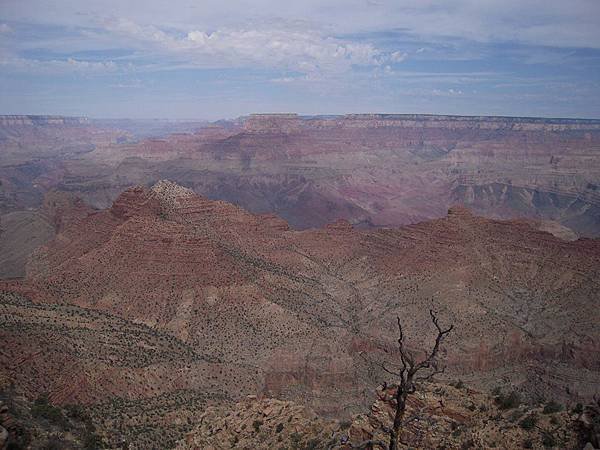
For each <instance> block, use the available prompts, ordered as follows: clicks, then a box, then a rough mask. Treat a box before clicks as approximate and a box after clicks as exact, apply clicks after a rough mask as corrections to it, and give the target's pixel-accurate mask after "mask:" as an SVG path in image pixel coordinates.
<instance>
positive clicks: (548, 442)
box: [542, 431, 557, 448]
mask: <svg viewBox="0 0 600 450" xmlns="http://www.w3.org/2000/svg"><path fill="white" fill-rule="evenodd" d="M542 444H543V445H544V447H546V448H552V447H556V444H557V442H556V438H555V437H554V435H552V434H550V433H548V432H547V431H545V432H544V434H543V436H542Z"/></svg>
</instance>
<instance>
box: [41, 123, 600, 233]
mask: <svg viewBox="0 0 600 450" xmlns="http://www.w3.org/2000/svg"><path fill="white" fill-rule="evenodd" d="M599 151H600V121H598V120H583V119H539V118H505V117H460V116H427V115H425V116H424V115H349V116H326V117H302V116H297V115H294V114H278V115H253V116H249V117H247V118H245V119H244V120H243V121H241V123H238V122H234V123H230V124H227V126H225V125H219V124H216V125H213V126H211V127H207V128H204V129H202V130H200V131H199V132H198V133H195V134H178V135H173V136H170V137H168V138H165V139H150V140H144V141H141V142H138V143H123V144H119V145H114V144H107V143H102V144H96V145H95V147H94V149H93V150H92V151H89V152H87V153H80V154H78V155H77V157H76V158H77V159H76V160H74V159H73V158H68V159H66V160H63V161H61V163H60V166H59V167H57V166H56V164H54V165H52V164H50V163H44V166H45V167H44V168H43V171H44V176H40V177H38V178H37V179H39V180H40V181H41V182H43V183H44V184H43V186H51V187H53V188H57V189H61V190H68V191H71V192H74V193H77V195H79V196H81V197H83V198H84V199H86V201H88V202H89V203H91V204H93V205H94V206H96V207H107V206H109V205H110V203H111V202H112V200H114V199H115V198H116V196H117V195H118V193H119V192H120V191H122V190H123V189H125V188H127V187H129V186H131V185H134V184H145V185H150V184H152V183H154V182H155V181H157V180H158V179H160V178H169V179H173V180H176V181H178V182H180V183H182V184H185V185H186V186H188V187H191V188H192V189H194V190H195V191H196V192H198V193H201V194H203V195H205V196H207V197H209V198H213V199H221V200H226V201H229V202H233V203H236V204H238V205H240V206H243V207H244V208H246V209H248V210H250V211H252V212H255V213H276V214H278V215H280V216H282V217H283V218H285V219H286V220H287V221H288V222H289V223H290V224H291V225H292V226H293V227H295V228H299V229H303V228H310V227H316V226H323V225H325V224H326V223H329V222H332V221H334V220H336V219H339V218H343V219H347V220H348V221H350V222H351V223H353V224H354V225H357V226H366V227H372V226H397V225H401V224H408V223H415V222H418V221H421V220H427V219H431V218H436V217H443V216H444V214H445V211H446V210H447V209H448V207H449V206H450V205H452V204H455V203H462V204H465V205H468V206H469V207H470V208H471V209H473V210H474V211H476V212H477V213H479V214H482V215H486V216H489V217H495V218H516V217H525V218H529V219H532V220H535V221H537V222H538V223H540V226H542V227H545V228H546V229H552V227H551V226H549V225H547V224H545V222H547V221H550V222H555V223H557V224H558V225H559V226H560V227H562V228H563V229H564V230H565V232H566V233H567V234H569V233H570V232H571V233H572V232H574V233H576V234H577V235H581V236H590V237H593V236H598V235H599V234H600V197H599V195H600V194H599V192H600V188H599V187H598V186H600V158H599V157H598V154H599ZM37 164H38V165H39V164H40V163H39V162H38V163H37ZM37 179H36V178H35V177H34V178H33V180H34V182H35V181H37Z"/></svg>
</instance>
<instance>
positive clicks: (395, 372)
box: [376, 310, 454, 450]
mask: <svg viewBox="0 0 600 450" xmlns="http://www.w3.org/2000/svg"><path fill="white" fill-rule="evenodd" d="M429 315H430V316H431V321H432V322H433V324H434V325H435V328H436V330H437V337H436V339H435V344H434V346H433V348H432V349H431V351H430V352H429V353H428V354H427V355H426V357H425V358H424V359H423V360H421V361H419V362H417V361H416V358H415V357H414V355H413V354H412V352H410V351H409V350H408V349H407V347H406V343H405V336H404V331H403V329H402V323H401V322H400V317H397V318H396V319H397V323H398V333H399V335H398V352H399V354H400V364H394V365H395V366H397V368H395V369H394V368H391V367H389V364H386V363H385V362H384V363H376V364H377V365H378V366H379V367H380V368H381V369H382V370H383V371H384V372H386V373H388V374H390V375H392V376H393V377H395V379H396V380H397V382H396V383H395V384H396V386H397V387H396V390H395V394H394V398H395V400H396V410H395V414H394V422H393V425H392V428H390V429H389V435H390V442H389V445H388V449H389V450H397V449H398V445H399V444H400V443H402V444H404V443H403V442H401V441H400V433H401V431H402V427H403V426H404V425H407V424H408V423H409V422H412V421H413V420H416V419H418V417H415V416H412V417H410V418H408V419H406V420H405V419H404V415H405V413H406V401H407V399H408V397H409V395H411V394H414V393H415V391H416V390H417V384H418V383H420V382H425V381H431V380H432V379H433V377H434V376H435V375H438V374H441V373H443V372H444V370H445V367H444V366H441V365H440V364H439V361H438V359H437V357H438V351H439V349H440V346H441V344H442V342H443V340H444V339H445V338H446V336H447V335H448V334H449V333H450V332H451V331H452V329H453V328H454V325H450V327H448V328H446V329H443V328H442V327H441V326H440V324H439V322H438V319H437V317H436V315H435V314H434V312H433V311H432V310H430V311H429Z"/></svg>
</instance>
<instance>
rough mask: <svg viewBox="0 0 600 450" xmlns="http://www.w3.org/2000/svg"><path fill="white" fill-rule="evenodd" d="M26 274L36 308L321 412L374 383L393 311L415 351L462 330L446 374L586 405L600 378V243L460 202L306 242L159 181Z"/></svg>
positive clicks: (270, 222)
mask: <svg viewBox="0 0 600 450" xmlns="http://www.w3.org/2000/svg"><path fill="white" fill-rule="evenodd" d="M28 269H29V273H28V281H27V283H25V284H24V285H23V287H21V288H18V289H27V291H28V295H29V296H30V297H32V298H34V299H35V300H36V302H39V303H66V304H75V305H78V306H82V307H85V308H93V309H96V310H100V311H105V312H108V313H110V314H112V315H115V316H118V317H122V318H125V319H127V320H131V321H134V322H137V323H144V324H146V325H147V326H150V327H152V328H154V329H156V330H159V331H160V332H163V333H167V334H170V335H172V336H174V337H175V338H177V339H179V340H181V341H182V342H184V343H188V344H191V345H192V346H194V348H196V349H197V350H198V351H200V352H201V353H202V354H204V355H207V357H210V358H215V359H218V360H219V361H221V362H222V363H223V364H225V365H226V366H228V367H236V366H237V365H240V364H242V365H249V366H253V367H255V368H256V374H255V377H256V379H255V381H256V383H258V385H260V386H262V389H263V390H264V391H265V392H266V393H267V394H269V395H272V396H282V397H290V398H304V399H305V400H306V401H307V402H309V403H312V405H313V406H314V407H316V408H317V409H318V410H320V411H322V412H329V413H335V412H336V411H338V408H339V407H340V402H341V401H344V402H347V403H349V404H350V405H352V404H356V402H360V401H363V400H364V397H363V396H362V394H361V392H362V390H363V388H365V387H368V386H373V384H374V383H376V382H378V381H380V380H381V377H383V376H384V374H379V373H377V371H375V372H373V370H369V367H367V365H366V364H365V361H364V359H363V358H362V357H361V356H360V353H361V352H363V351H367V352H369V353H372V354H373V355H374V356H377V355H376V354H377V352H378V350H377V349H378V348H380V347H381V346H389V348H390V349H393V345H394V322H395V316H396V315H398V316H400V317H401V319H402V320H403V322H404V323H405V324H406V332H407V335H408V336H410V339H411V342H410V345H411V346H412V347H413V348H415V349H418V348H422V347H423V346H424V345H425V344H426V343H428V342H429V340H430V334H431V332H432V331H433V330H431V324H430V322H429V316H428V310H429V308H433V309H435V310H437V311H438V313H439V315H440V317H441V318H443V319H442V320H443V322H447V323H449V322H452V323H454V324H455V327H456V332H455V333H454V334H453V335H452V336H451V338H450V339H449V341H448V345H447V352H446V354H445V358H446V359H447V361H448V364H449V371H450V372H449V373H450V374H451V375H450V376H452V377H458V376H460V377H462V378H463V379H467V380H471V381H472V382H473V383H476V384H479V385H483V386H490V385H495V383H497V379H498V378H499V377H501V378H503V379H505V380H508V381H507V382H513V383H515V384H518V385H522V386H525V387H526V388H527V389H529V390H530V391H531V392H533V393H537V394H540V395H553V396H565V395H566V396H569V397H570V398H579V397H580V398H585V397H588V396H589V395H591V394H592V393H593V389H594V385H595V380H597V377H598V373H599V371H600V361H599V360H598V357H597V355H598V354H599V350H600V348H599V347H598V344H597V343H598V330H597V323H598V322H599V320H600V317H598V309H597V302H598V299H599V290H598V288H599V286H598V284H597V282H596V280H597V279H598V278H599V275H600V274H599V270H600V243H599V242H598V241H596V240H589V239H584V240H578V241H575V242H566V241H561V240H559V239H557V238H555V237H553V236H552V235H550V234H549V233H545V232H541V231H538V230H536V229H534V228H532V227H531V226H530V225H529V224H528V223H527V222H514V221H513V222H504V221H492V220H488V219H484V218H481V217H477V216H474V215H472V214H471V213H470V212H469V211H468V210H466V209H464V208H453V209H451V210H450V211H449V212H448V215H447V217H446V218H443V219H439V220H434V221H430V222H424V223H420V224H417V225H412V226H408V227H404V228H399V229H384V230H378V231H367V230H357V229H353V228H352V227H351V226H349V225H348V224H347V223H343V222H338V223H337V224H334V225H333V226H330V227H327V228H324V229H318V230H310V231H302V232H297V231H291V230H289V229H288V228H287V226H286V224H285V222H283V221H281V220H280V219H277V218H276V217H272V216H270V217H268V218H266V219H265V218H264V217H261V216H256V215H252V214H249V213H247V212H245V211H243V210H241V209H240V208H238V207H235V206H233V205H230V204H227V203H224V202H214V201H210V200H207V199H205V198H202V197H199V196H196V195H194V194H193V193H191V191H189V190H188V189H185V188H182V187H180V186H177V185H174V184H171V183H168V182H161V183H159V184H158V185H157V186H155V187H154V188H152V189H146V188H141V187H140V188H133V189H130V190H128V191H126V192H125V193H123V194H122V195H121V196H120V197H119V199H118V200H117V201H115V203H114V205H113V206H112V208H110V209H108V210H105V211H101V212H96V213H92V214H90V215H89V216H87V217H86V218H83V219H80V220H78V221H76V222H74V223H73V225H72V226H69V227H66V228H65V229H64V230H63V231H62V232H61V233H59V235H58V236H57V238H56V239H55V240H54V241H53V242H52V243H50V244H49V245H47V246H46V247H43V248H42V249H40V250H39V251H38V252H37V253H36V254H35V257H34V258H33V259H32V260H31V262H30V264H29V267H28ZM12 289H14V287H13V288H12ZM565 386H568V387H569V392H568V394H567V393H566V391H565ZM344 399H345V400H344Z"/></svg>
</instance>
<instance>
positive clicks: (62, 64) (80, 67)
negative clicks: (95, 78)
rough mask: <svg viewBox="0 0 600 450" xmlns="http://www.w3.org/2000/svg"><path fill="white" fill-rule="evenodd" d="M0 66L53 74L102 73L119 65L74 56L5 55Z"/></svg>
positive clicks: (15, 69)
mask: <svg viewBox="0 0 600 450" xmlns="http://www.w3.org/2000/svg"><path fill="white" fill-rule="evenodd" d="M0 67H4V68H5V69H7V70H12V71H17V72H35V73H52V74H57V73H59V74H68V73H78V74H100V73H106V72H115V71H116V70H118V66H117V64H116V63H115V62H114V61H101V62H98V61H82V60H77V59H73V58H68V59H63V60H61V59H52V60H39V59H25V58H17V57H3V58H2V59H0Z"/></svg>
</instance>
